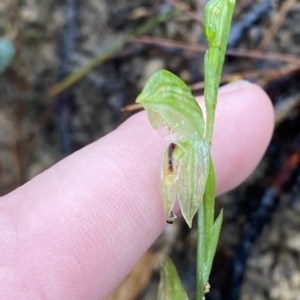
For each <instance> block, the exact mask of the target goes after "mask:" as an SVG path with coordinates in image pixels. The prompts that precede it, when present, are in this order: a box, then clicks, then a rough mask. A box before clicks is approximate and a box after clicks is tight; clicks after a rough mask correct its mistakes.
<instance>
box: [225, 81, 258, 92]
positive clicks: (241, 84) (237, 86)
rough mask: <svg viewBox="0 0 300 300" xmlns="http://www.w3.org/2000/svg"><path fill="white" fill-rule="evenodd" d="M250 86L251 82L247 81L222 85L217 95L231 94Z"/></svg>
mask: <svg viewBox="0 0 300 300" xmlns="http://www.w3.org/2000/svg"><path fill="white" fill-rule="evenodd" d="M250 85H252V83H251V82H249V81H247V80H239V81H236V82H232V83H229V84H226V85H223V86H221V87H220V88H219V94H225V93H228V92H232V91H234V90H237V89H240V88H243V87H246V86H250Z"/></svg>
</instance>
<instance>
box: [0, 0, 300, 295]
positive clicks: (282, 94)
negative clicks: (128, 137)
mask: <svg viewBox="0 0 300 300" xmlns="http://www.w3.org/2000/svg"><path fill="white" fill-rule="evenodd" d="M205 3H206V1H205V0H165V1H163V0H153V1H150V0H132V1H125V0H118V1H117V0H110V1H107V0H88V1H83V0H64V1H63V0H47V1H38V0H22V1H19V0H1V3H0V73H1V74H0V195H5V194H7V193H9V192H10V191H11V190H13V189H15V188H17V187H18V186H20V185H22V184H24V183H25V182H26V181H28V180H30V179H31V178H32V177H34V176H35V175H37V174H39V173H40V172H42V171H43V170H45V169H47V168H49V167H50V166H52V165H53V164H55V163H56V162H57V161H59V160H61V159H62V158H64V157H65V156H67V155H69V154H71V153H73V152H74V151H76V150H78V149H80V148H82V147H84V146H85V145H87V144H89V143H90V142H92V141H94V140H96V139H98V138H100V137H101V136H103V135H105V134H106V133H108V132H110V131H112V130H113V129H114V128H116V127H117V126H118V125H119V124H120V123H121V122H123V121H124V120H125V119H126V118H128V117H129V116H130V115H131V114H133V113H134V107H133V106H131V105H132V104H133V103H134V101H135V98H136V96H137V95H138V93H139V92H140V91H141V89H142V87H143V85H144V84H145V82H146V80H147V79H148V77H149V76H150V75H151V74H153V73H154V72H155V71H157V70H159V69H162V68H164V69H168V70H170V71H172V72H174V73H175V74H177V75H179V76H180V77H181V78H182V79H183V80H184V81H186V82H187V83H188V84H190V86H191V88H192V90H193V92H194V93H195V95H200V94H202V92H203V63H202V62H203V55H204V50H205V39H204V36H203V30H202V20H203V8H204V5H205ZM175 8H177V10H179V11H180V13H176V11H174V9H175ZM299 20H300V1H299V0H284V1H280V0H277V1H276V0H269V1H268V0H260V1H259V0H239V1H237V4H236V9H235V14H234V21H233V27H232V31H231V35H230V39H229V43H228V55H227V58H226V62H225V67H224V72H223V77H222V84H226V83H228V82H233V81H236V80H239V79H246V80H250V81H252V82H255V83H257V84H258V85H260V86H261V87H262V88H264V89H265V91H266V92H267V93H268V94H269V96H270V97H271V99H272V101H273V104H274V107H275V111H276V128H275V133H274V136H273V139H272V141H271V144H270V146H269V148H268V150H267V153H266V154H265V156H264V158H263V160H262V161H261V163H260V165H259V167H258V168H257V170H256V171H255V172H254V173H253V174H252V175H251V177H250V178H249V179H248V180H247V181H246V182H245V183H244V184H242V185H241V186H240V187H239V188H237V189H235V190H234V191H232V192H230V193H228V194H226V195H222V196H220V197H219V198H218V199H217V210H219V209H220V208H221V207H224V209H225V210H224V211H225V218H224V223H223V227H222V232H221V237H220V243H219V247H218V250H217V255H216V259H215V263H214V267H213V272H212V274H211V279H210V285H211V292H210V293H209V294H208V295H207V299H213V300H225V299H228V300H235V299H242V300H247V299H257V300H258V299H259V300H260V299H261V300H263V299H274V300H275V299H278V300H281V299H286V300H292V299H295V300H296V299H300V217H299V216H300V197H299V183H300V164H299V161H300V135H299V132H300V131H299V129H300V121H299V120H300V119H299V107H300V106H299V104H300V83H299V82H300V81H299V79H300V22H299ZM82 66H88V67H86V68H84V67H82ZM75 75H76V76H77V80H76V81H74V82H72V84H71V85H70V86H67V85H62V84H64V83H65V81H61V80H63V79H64V78H65V77H66V76H69V78H71V79H74V76H75ZM58 82H61V83H62V84H61V83H60V84H58V85H55V84H57V83H58ZM54 85H55V86H54ZM124 107H126V109H125V112H122V111H121V109H122V108H124ZM245 159H247V153H245ZM175 241H176V242H175ZM195 247H196V231H195V228H193V229H192V230H188V228H187V227H186V225H185V224H184V223H183V222H181V221H178V222H176V223H175V224H174V226H168V227H167V228H166V230H165V232H164V233H163V234H162V235H161V237H160V238H159V239H158V240H157V242H156V243H155V244H154V245H153V247H152V248H151V249H149V251H148V252H147V253H146V254H145V256H144V257H143V258H142V260H141V261H140V263H139V264H138V265H137V267H136V268H135V269H134V270H133V272H132V273H131V274H129V275H128V277H127V278H126V280H125V281H124V282H123V284H122V285H121V286H120V287H119V289H118V290H116V291H115V293H114V294H112V295H111V297H110V298H109V299H110V300H126V299H127V300H134V299H141V300H150V299H155V298H156V292H157V284H158V280H159V278H158V274H159V273H158V270H159V265H160V263H161V261H162V260H163V259H164V257H166V256H167V255H169V256H171V258H172V259H173V261H174V262H175V264H176V266H177V267H178V270H179V273H180V276H181V278H182V280H183V283H184V285H185V287H186V289H187V291H188V293H189V295H190V299H194V298H193V291H194V290H195V285H196V283H195V279H194V274H195V267H194V264H195Z"/></svg>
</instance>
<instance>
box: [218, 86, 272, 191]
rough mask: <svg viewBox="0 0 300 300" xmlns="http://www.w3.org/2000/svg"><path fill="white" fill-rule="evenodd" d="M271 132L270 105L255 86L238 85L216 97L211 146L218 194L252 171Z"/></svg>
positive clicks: (263, 150) (265, 96) (264, 95)
mask: <svg viewBox="0 0 300 300" xmlns="http://www.w3.org/2000/svg"><path fill="white" fill-rule="evenodd" d="M273 129H274V109H273V105H272V103H271V101H270V98H269V97H268V95H267V94H266V93H265V92H264V91H263V90H262V89H261V88H260V87H259V86H257V85H254V84H250V85H242V86H240V87H239V88H237V89H232V90H229V91H228V92H225V93H222V94H221V95H220V97H219V101H218V105H217V110H216V122H215V129H214V137H213V145H212V156H213V160H214V163H215V168H216V173H217V187H218V188H217V191H218V193H223V192H225V191H228V190H230V189H232V188H234V187H236V186H237V185H239V184H240V183H241V182H243V181H244V180H245V179H246V178H247V177H248V176H249V175H250V174H251V173H252V172H253V170H254V169H255V167H256V166H257V164H258V163H259V161H260V160H261V158H262V156H263V155H264V152H265V151H266V149H267V147H268V144H269V142H270V139H271V136H272V133H273Z"/></svg>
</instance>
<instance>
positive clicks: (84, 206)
mask: <svg viewBox="0 0 300 300" xmlns="http://www.w3.org/2000/svg"><path fill="white" fill-rule="evenodd" d="M199 101H200V102H201V103H202V102H203V99H202V98H200V99H199ZM273 123H274V113H273V108H272V106H271V103H270V101H269V99H268V97H267V95H266V94H265V93H264V92H263V91H262V90H261V89H260V88H259V87H257V86H255V85H249V84H245V83H239V84H238V85H237V86H235V87H233V86H229V87H227V90H226V89H225V90H223V92H222V94H221V95H220V98H219V101H218V106H217V112H216V123H215V131H214V138H213V146H212V153H213V160H214V164H215V169H216V175H217V193H218V194H220V193H224V192H225V191H228V190H230V189H232V188H234V187H235V186H237V185H238V184H239V183H241V182H242V181H243V180H244V179H245V178H247V177H248V176H249V174H251V172H252V171H253V170H254V168H255V167H256V165H257V163H258V162H259V160H260V159H261V157H262V155H263V153H264V151H265V149H266V147H267V145H268V143H269V141H270V137H271V134H272V131H273ZM165 147H166V145H165V144H164V141H163V140H162V139H161V137H160V136H159V134H158V133H157V132H156V131H154V130H153V129H152V128H151V126H150V124H149V122H148V120H147V116H146V113H145V112H141V113H138V114H136V115H134V116H133V117H131V118H130V119H129V120H127V121H126V122H125V123H123V124H122V125H121V126H120V127H119V128H118V129H116V130H115V131H113V132H112V133H110V134H108V135H107V136H105V137H104V138H102V139H100V140H98V141H96V142H95V143H93V144H91V145H89V146H87V147H85V148H84V149H82V150H80V151H78V152H76V153H74V154H73V155H71V156H70V157H68V158H66V159H64V160H63V161H61V162H59V163H58V164H56V165H55V166H53V167H52V168H50V169H49V170H47V171H45V172H44V173H42V174H41V175H39V176H37V177H36V178H34V179H33V180H31V181H30V182H28V183H27V184H25V185H24V186H22V187H21V188H19V189H17V190H15V191H14V192H12V193H10V194H9V195H7V196H4V197H2V198H1V199H0V253H1V255H0V299H105V298H106V297H107V296H108V295H109V294H110V293H111V291H113V289H114V288H115V287H116V286H117V285H118V283H119V282H120V281H121V280H122V279H123V278H124V277H125V276H126V275H127V273H128V272H129V271H130V270H131V269H132V268H133V267H134V265H135V264H136V263H137V261H138V259H139V258H140V257H141V256H142V254H143V253H144V252H145V251H146V250H147V249H148V248H149V247H150V245H151V244H152V243H153V242H154V241H155V239H156V238H157V237H158V235H159V234H160V233H161V232H162V230H163V229H164V227H165V226H166V223H165V213H164V210H163V207H162V204H161V200H160V195H159V179H158V178H157V174H158V173H159V167H160V163H161V158H162V154H163V152H164V149H165ZM174 213H176V214H177V213H178V212H177V211H174ZM167 226H172V225H167Z"/></svg>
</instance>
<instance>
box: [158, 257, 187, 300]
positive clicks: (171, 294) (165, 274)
mask: <svg viewBox="0 0 300 300" xmlns="http://www.w3.org/2000/svg"><path fill="white" fill-rule="evenodd" d="M188 299H189V298H188V296H187V293H186V291H185V290H184V287H183V286H182V284H181V281H180V278H179V276H178V274H177V271H176V268H175V266H174V264H173V263H172V261H171V259H170V258H167V259H166V260H165V262H164V264H163V266H162V268H161V270H160V282H159V287H158V295H157V300H188Z"/></svg>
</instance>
